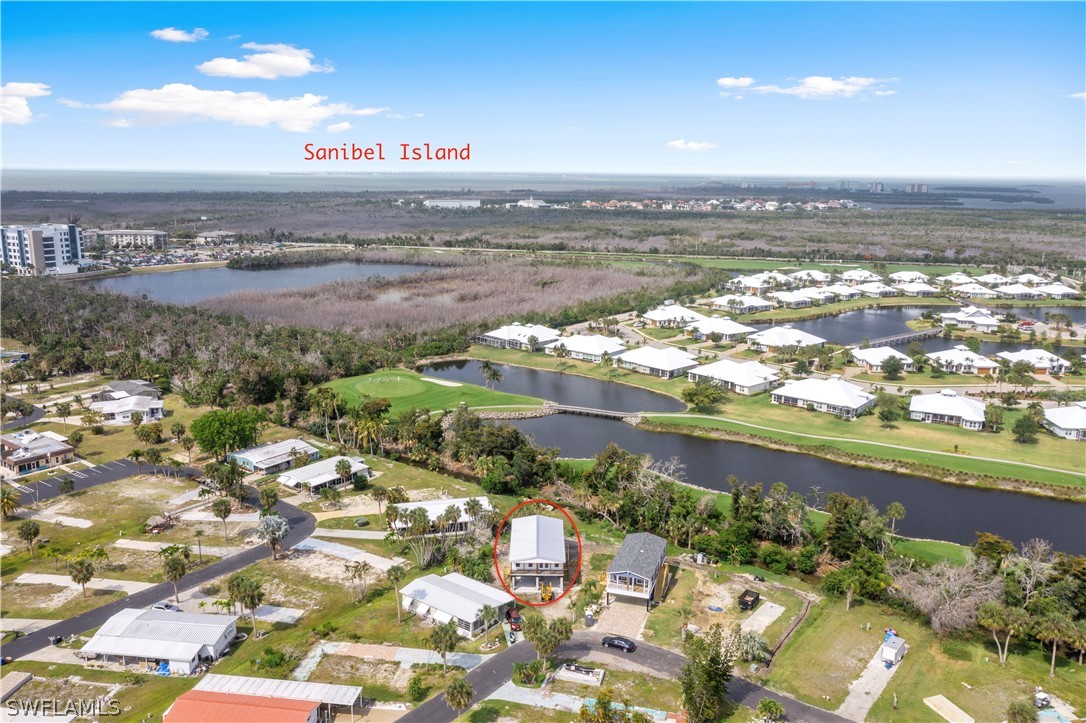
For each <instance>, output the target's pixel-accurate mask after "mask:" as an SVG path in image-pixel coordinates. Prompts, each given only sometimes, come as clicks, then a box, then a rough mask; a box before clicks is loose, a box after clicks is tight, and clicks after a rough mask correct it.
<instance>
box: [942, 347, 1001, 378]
mask: <svg viewBox="0 0 1086 723" xmlns="http://www.w3.org/2000/svg"><path fill="white" fill-rule="evenodd" d="M925 356H927V358H928V359H931V361H932V362H933V363H935V364H937V365H938V366H939V368H940V369H942V370H943V371H945V372H957V373H958V374H976V375H977V376H984V375H985V374H995V373H996V372H998V371H999V364H998V363H997V362H994V361H992V360H991V359H989V358H988V357H985V356H981V355H980V354H977V353H976V352H975V351H972V350H970V349H969V347H967V346H965V345H964V344H959V345H958V346H956V347H954V348H953V349H947V350H946V351H936V352H932V353H931V354H926V355H925Z"/></svg>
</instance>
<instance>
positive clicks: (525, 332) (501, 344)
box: [475, 321, 562, 351]
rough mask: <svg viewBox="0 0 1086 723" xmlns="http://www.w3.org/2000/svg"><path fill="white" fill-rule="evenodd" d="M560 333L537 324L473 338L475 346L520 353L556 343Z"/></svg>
mask: <svg viewBox="0 0 1086 723" xmlns="http://www.w3.org/2000/svg"><path fill="white" fill-rule="evenodd" d="M561 337H562V333H561V332H560V331H557V330H556V329H551V328H550V327H546V326H540V325H539V324H521V323H520V322H519V321H514V322H513V323H512V324H507V325H506V326H503V327H500V328H498V329H494V330H492V331H488V332H487V333H485V334H480V335H479V336H477V337H475V343H476V344H482V345H483V346H492V347H495V348H497V349H519V350H520V351H539V350H540V349H541V348H543V347H544V346H546V345H547V344H550V343H551V342H553V341H558V340H559V339H560V338H561Z"/></svg>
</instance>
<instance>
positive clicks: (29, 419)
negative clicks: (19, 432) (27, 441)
mask: <svg viewBox="0 0 1086 723" xmlns="http://www.w3.org/2000/svg"><path fill="white" fill-rule="evenodd" d="M44 416H45V410H44V409H42V408H41V407H34V411H32V412H31V413H30V414H29V415H27V416H25V417H18V418H17V419H13V420H11V421H10V422H8V423H7V424H5V425H4V426H3V430H4V431H5V432H6V431H8V430H9V429H18V428H19V427H25V426H26V425H28V424H33V423H34V422H36V421H38V420H39V419H41V418H42V417H44Z"/></svg>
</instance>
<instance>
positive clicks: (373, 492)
mask: <svg viewBox="0 0 1086 723" xmlns="http://www.w3.org/2000/svg"><path fill="white" fill-rule="evenodd" d="M370 497H372V498H373V501H374V502H376V503H377V514H378V515H380V516H381V526H382V527H384V524H385V515H384V512H383V511H382V509H381V506H382V505H383V504H384V503H385V501H386V500H387V499H388V490H387V489H385V488H384V487H381V486H380V485H374V486H373V487H372V488H370Z"/></svg>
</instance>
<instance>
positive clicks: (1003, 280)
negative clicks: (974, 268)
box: [977, 273, 1014, 286]
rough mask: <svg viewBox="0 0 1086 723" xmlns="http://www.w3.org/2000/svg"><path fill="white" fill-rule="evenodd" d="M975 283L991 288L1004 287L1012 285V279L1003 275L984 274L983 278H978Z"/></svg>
mask: <svg viewBox="0 0 1086 723" xmlns="http://www.w3.org/2000/svg"><path fill="white" fill-rule="evenodd" d="M977 282H978V283H981V284H989V285H992V286H1004V285H1006V284H1013V283H1014V279H1013V278H1011V277H1009V276H1004V275H1003V274H996V273H991V274H985V275H984V276H978V277H977Z"/></svg>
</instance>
